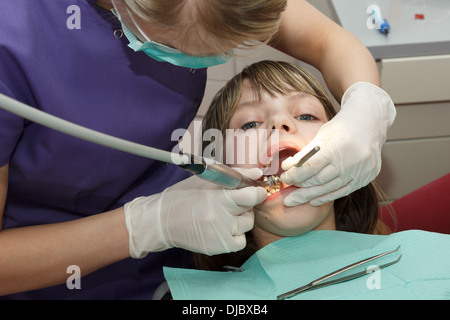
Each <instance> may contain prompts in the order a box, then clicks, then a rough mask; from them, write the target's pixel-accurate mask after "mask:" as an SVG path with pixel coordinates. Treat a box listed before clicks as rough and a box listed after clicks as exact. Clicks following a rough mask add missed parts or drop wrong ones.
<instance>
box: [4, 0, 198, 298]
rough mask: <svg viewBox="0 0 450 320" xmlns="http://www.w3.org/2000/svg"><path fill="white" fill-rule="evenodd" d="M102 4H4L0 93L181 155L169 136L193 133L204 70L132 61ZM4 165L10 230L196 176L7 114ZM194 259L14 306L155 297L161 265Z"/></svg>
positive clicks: (138, 57)
mask: <svg viewBox="0 0 450 320" xmlns="http://www.w3.org/2000/svg"><path fill="white" fill-rule="evenodd" d="M94 3H95V0H32V1H31V0H14V1H1V2H0V92H1V93H3V94H6V95H8V96H11V97H13V98H15V99H17V100H20V101H22V102H24V103H26V104H29V105H31V106H34V107H36V108H38V109H41V110H43V111H46V112H48V113H51V114H53V115H56V116H58V117H61V118H64V119H66V120H69V121H72V122H75V123H77V124H80V125H83V126H86V127H88V128H91V129H95V130H98V131H101V132H104V133H107V134H112V135H114V136H117V137H120V138H124V139H127V140H132V141H135V142H137V143H141V144H144V145H149V146H152V147H156V148H160V149H165V150H169V151H171V150H173V148H174V146H175V143H176V142H175V141H172V139H171V135H172V132H173V131H174V130H175V129H178V128H186V127H187V126H188V125H189V123H190V122H191V120H192V119H193V118H194V116H195V114H196V111H197V109H198V106H199V105H200V102H201V99H202V98H203V93H204V88H205V83H206V69H199V70H196V71H195V72H193V70H190V69H189V68H181V67H176V66H172V65H170V64H168V63H161V62H156V61H154V60H152V59H151V58H150V57H148V56H147V55H146V54H145V53H142V52H138V53H135V52H134V51H133V50H132V49H130V48H129V47H127V44H128V41H127V39H126V38H125V37H122V38H121V39H116V38H115V37H114V31H115V30H117V29H120V23H119V22H118V20H117V19H116V18H115V17H114V16H113V15H112V14H111V13H110V12H108V11H107V10H104V9H101V8H99V7H96V6H95V5H94ZM72 5H75V6H76V7H70V6H72ZM78 8H79V10H78ZM74 9H75V10H74ZM78 13H79V14H78ZM76 19H78V20H76ZM73 27H75V28H73ZM76 27H81V28H80V29H77V28H76ZM174 140H175V139H174ZM7 163H9V164H10V176H9V190H8V198H7V203H6V207H5V211H4V214H3V221H2V228H3V229H9V228H18V227H23V226H30V225H41V224H48V223H55V222H62V221H69V220H73V219H78V218H82V217H85V216H89V215H92V214H96V213H101V212H105V211H108V210H111V209H114V208H117V207H120V206H123V205H124V204H125V203H126V202H128V201H131V200H132V199H134V198H135V197H138V196H147V195H151V194H154V193H159V192H161V191H163V190H164V189H165V188H166V187H168V186H170V185H172V184H173V183H175V182H177V181H179V180H181V179H184V178H186V177H187V176H188V174H187V173H186V172H185V171H183V170H181V169H179V168H178V167H176V166H173V165H166V164H164V163H160V162H157V161H153V160H151V159H145V158H141V157H138V156H134V155H130V154H127V153H124V152H120V151H116V150H112V149H108V148H105V147H102V146H99V145H96V144H93V143H90V142H85V141H82V140H79V139H77V138H73V137H70V136H67V135H65V134H62V133H59V132H56V131H53V130H50V129H47V128H45V127H42V126H40V125H37V124H35V123H33V122H30V121H27V120H24V119H22V118H20V117H17V116H14V115H12V114H10V113H7V112H6V111H3V110H0V166H3V165H5V164H7ZM187 260H188V255H187V253H185V252H184V251H181V250H167V251H165V252H161V253H154V254H149V255H148V256H147V257H146V258H144V259H142V260H135V259H127V260H124V261H121V262H118V263H115V264H112V265H110V266H108V267H105V268H103V269H101V270H99V271H97V272H94V273H92V274H90V275H87V276H85V277H82V278H81V282H80V284H81V289H72V290H70V289H68V287H67V286H66V284H62V285H59V286H55V287H51V288H46V289H42V290H36V291H32V292H26V293H20V294H15V295H11V296H8V297H6V298H19V299H47V298H48V299H147V298H148V299H150V298H151V296H152V294H153V290H154V289H155V288H156V287H157V286H158V285H159V284H160V283H161V282H162V281H163V275H162V266H163V265H170V266H181V265H182V264H183V263H184V262H186V261H187ZM74 264H75V262H74ZM82 273H83V270H81V274H82ZM70 275H71V273H68V274H67V276H68V277H69V276H70ZM82 275H83V274H82ZM0 285H1V284H0Z"/></svg>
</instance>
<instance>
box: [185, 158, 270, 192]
mask: <svg viewBox="0 0 450 320" xmlns="http://www.w3.org/2000/svg"><path fill="white" fill-rule="evenodd" d="M190 158H191V161H190V162H189V163H187V164H181V165H180V167H181V168H183V169H185V170H187V171H190V172H192V173H194V174H196V175H197V176H198V177H200V178H202V179H204V180H207V181H211V182H214V183H216V184H219V185H221V186H223V187H225V188H227V189H239V188H243V187H250V186H252V187H263V188H265V189H266V190H267V191H268V192H269V190H270V189H271V188H272V187H273V186H275V185H276V184H277V183H278V182H275V179H273V180H272V179H271V178H268V179H263V180H262V181H258V180H253V179H250V178H249V177H246V176H244V175H242V174H241V173H240V172H238V171H237V170H234V169H233V168H231V167H229V166H227V165H224V164H222V163H217V162H214V161H213V160H211V159H206V158H203V157H199V156H194V155H190ZM269 177H272V176H269Z"/></svg>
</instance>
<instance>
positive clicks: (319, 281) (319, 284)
mask: <svg viewBox="0 0 450 320" xmlns="http://www.w3.org/2000/svg"><path fill="white" fill-rule="evenodd" d="M399 248H400V246H398V247H397V248H396V249H394V250H391V251H387V252H383V253H380V254H378V255H376V256H373V257H370V258H366V259H363V260H361V261H358V262H355V263H352V264H349V265H348V266H345V267H343V268H341V269H339V270H336V271H333V272H331V273H329V274H327V275H325V276H323V277H320V278H318V279H316V280H314V281H311V282H310V283H308V284H307V285H304V286H301V287H299V288H297V289H294V290H292V291H289V292H286V293H283V294H281V295H279V296H278V297H277V299H278V300H284V299H288V298H292V297H293V296H296V295H297V294H299V293H302V292H305V291H308V290H314V289H319V288H322V287H326V286H330V285H333V284H336V283H340V282H344V281H348V280H353V279H356V278H359V277H362V276H364V275H366V274H367V273H368V272H367V271H361V272H358V273H354V274H351V275H348V276H345V277H341V278H337V279H335V280H330V281H325V280H327V279H329V278H332V277H334V276H337V275H339V274H341V273H343V272H345V271H348V270H350V269H353V268H356V267H358V266H360V265H362V264H365V263H367V262H370V261H373V260H376V259H378V258H381V257H383V256H386V255H388V254H391V253H393V252H396V251H397V250H398V249H399ZM401 257H402V255H400V256H399V257H398V258H397V259H396V260H394V261H391V262H388V263H386V264H383V265H381V266H378V268H380V269H382V268H385V267H388V266H390V265H393V264H394V263H397V262H398V261H399V260H400V258H401ZM324 281H325V282H324Z"/></svg>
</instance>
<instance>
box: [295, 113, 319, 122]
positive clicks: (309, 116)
mask: <svg viewBox="0 0 450 320" xmlns="http://www.w3.org/2000/svg"><path fill="white" fill-rule="evenodd" d="M296 119H297V120H306V121H310V120H317V118H316V117H314V116H313V115H312V114H301V115H299V116H298V117H297V118H296Z"/></svg>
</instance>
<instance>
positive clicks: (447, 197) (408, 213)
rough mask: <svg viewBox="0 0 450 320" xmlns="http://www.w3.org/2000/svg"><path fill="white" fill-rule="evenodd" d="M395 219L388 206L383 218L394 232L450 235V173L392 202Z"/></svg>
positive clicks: (381, 211) (383, 208)
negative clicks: (406, 231)
mask: <svg viewBox="0 0 450 320" xmlns="http://www.w3.org/2000/svg"><path fill="white" fill-rule="evenodd" d="M391 206H392V208H393V209H394V215H395V220H396V221H394V219H393V218H392V217H391V215H390V214H389V212H388V210H387V208H386V206H385V207H382V208H381V210H380V216H381V220H382V221H383V222H384V223H385V224H386V225H387V226H388V227H389V228H390V229H391V230H392V231H393V232H398V231H404V230H411V229H419V230H425V231H431V232H438V233H445V234H450V173H448V174H446V175H445V176H443V177H441V178H439V179H436V180H434V181H432V182H430V183H428V184H426V185H424V186H423V187H420V188H419V189H417V190H415V191H413V192H411V193H408V194H407V195H405V196H403V197H401V198H399V199H397V200H395V201H393V202H392V203H391Z"/></svg>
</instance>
